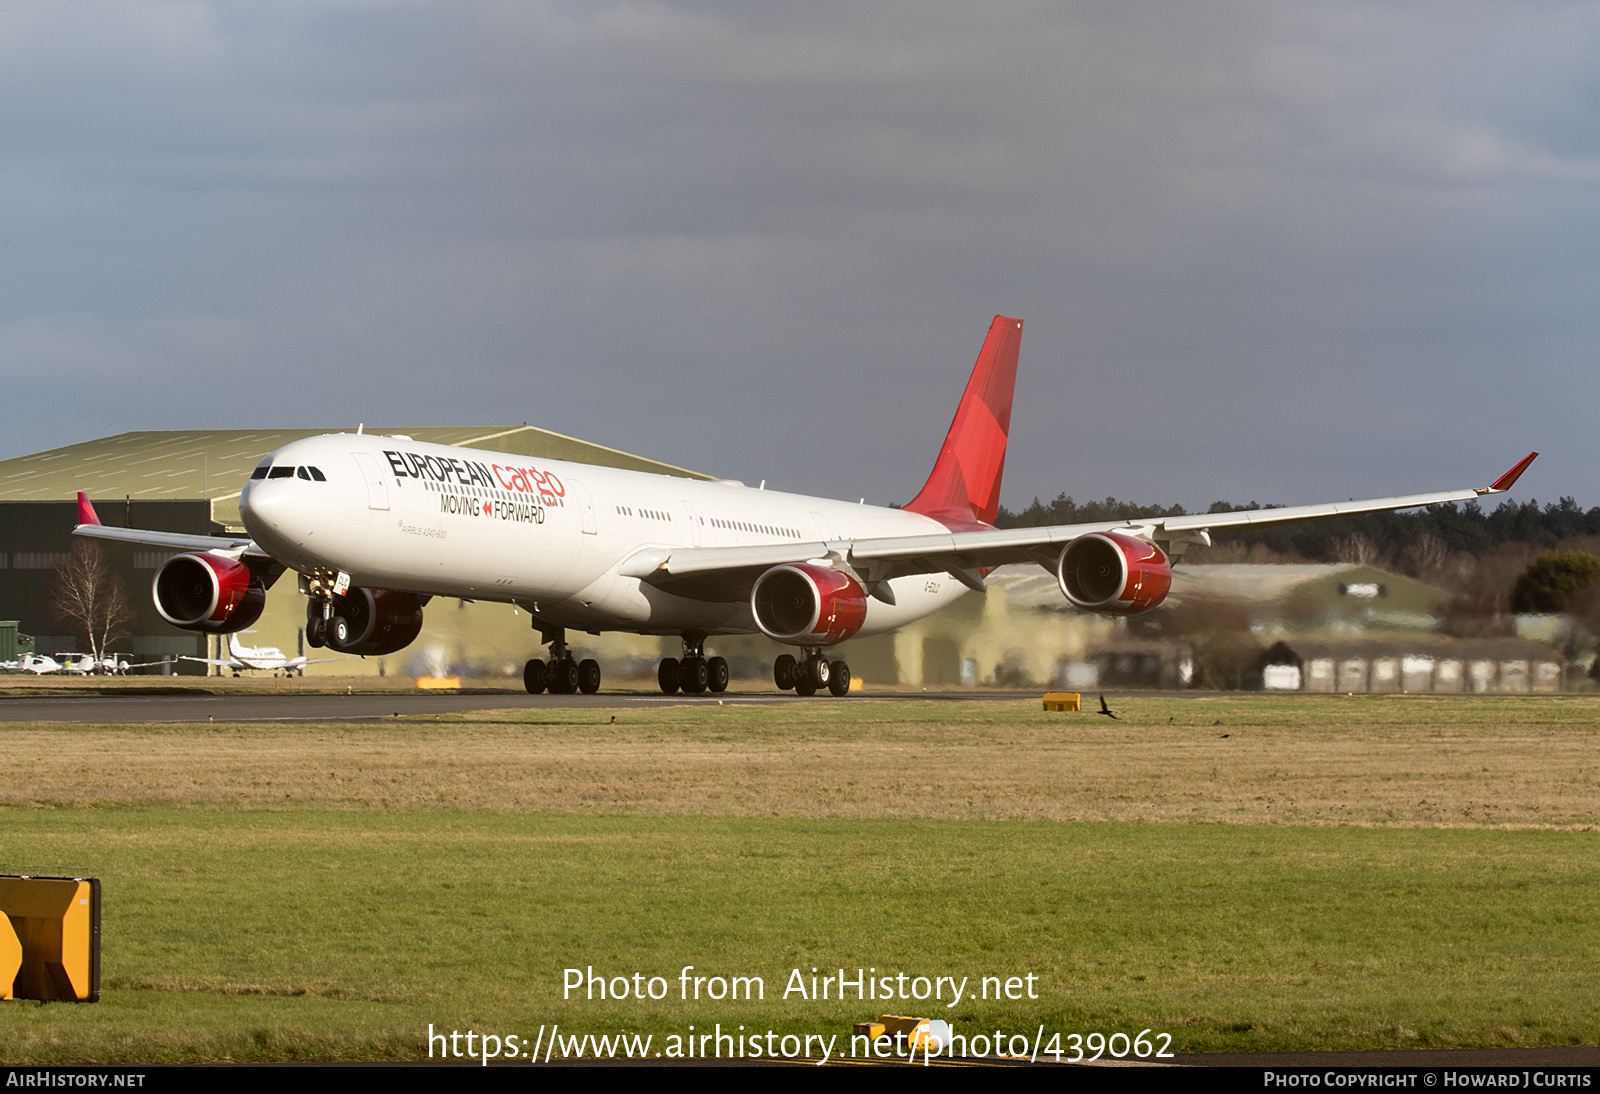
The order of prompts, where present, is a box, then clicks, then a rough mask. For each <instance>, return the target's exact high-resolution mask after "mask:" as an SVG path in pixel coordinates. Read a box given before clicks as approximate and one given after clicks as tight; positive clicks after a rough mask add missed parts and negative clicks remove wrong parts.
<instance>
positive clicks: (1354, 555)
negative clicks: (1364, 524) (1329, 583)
mask: <svg viewBox="0 0 1600 1094" xmlns="http://www.w3.org/2000/svg"><path fill="white" fill-rule="evenodd" d="M1333 558H1334V561H1336V562H1353V563H1355V564H1356V565H1357V566H1371V565H1372V564H1374V563H1376V562H1377V561H1378V545H1377V544H1376V543H1373V542H1372V539H1371V537H1369V536H1364V535H1362V534H1361V533H1360V532H1352V533H1350V534H1349V535H1348V536H1340V537H1339V538H1338V539H1336V540H1334V541H1333Z"/></svg>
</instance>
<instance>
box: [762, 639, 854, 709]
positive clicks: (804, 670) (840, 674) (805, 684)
mask: <svg viewBox="0 0 1600 1094" xmlns="http://www.w3.org/2000/svg"><path fill="white" fill-rule="evenodd" d="M772 682H773V683H775V684H777V685H778V687H780V688H782V689H783V690H784V691H793V692H794V693H795V694H796V695H802V696H811V695H815V694H816V693H817V692H819V691H821V690H823V689H824V688H826V689H827V690H828V691H829V692H830V693H832V694H834V695H838V696H841V697H842V696H845V695H849V694H850V666H849V665H848V664H846V663H845V662H843V661H831V662H830V661H829V660H828V659H827V657H825V656H824V655H823V651H821V650H815V649H813V650H806V651H805V660H803V661H797V660H795V659H794V657H793V656H791V655H790V654H787V653H784V654H779V655H778V659H777V660H776V661H774V662H773V663H772Z"/></svg>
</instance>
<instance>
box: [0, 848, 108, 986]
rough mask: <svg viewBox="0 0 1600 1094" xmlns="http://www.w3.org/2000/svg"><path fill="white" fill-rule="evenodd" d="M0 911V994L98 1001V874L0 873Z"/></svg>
mask: <svg viewBox="0 0 1600 1094" xmlns="http://www.w3.org/2000/svg"><path fill="white" fill-rule="evenodd" d="M0 912H4V913H5V919H6V924H7V927H8V928H9V934H10V938H9V939H8V938H7V933H8V932H7V930H5V929H0V977H4V976H5V973H6V972H7V971H8V970H10V971H11V976H10V977H8V978H6V979H5V980H4V981H3V983H0V998H5V999H10V998H18V999H44V1000H51V1001H61V1002H90V1003H93V1002H96V1001H97V1000H99V998H100V879H99V878H64V877H19V876H17V875H13V874H7V875H0ZM13 941H14V942H15V949H13V948H12V946H11V942H13ZM13 966H15V967H14V968H13Z"/></svg>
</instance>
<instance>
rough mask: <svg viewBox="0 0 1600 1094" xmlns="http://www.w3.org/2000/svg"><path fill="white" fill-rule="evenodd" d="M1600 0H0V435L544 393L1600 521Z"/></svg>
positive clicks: (774, 438) (1020, 474)
mask: <svg viewBox="0 0 1600 1094" xmlns="http://www.w3.org/2000/svg"><path fill="white" fill-rule="evenodd" d="M1597 39H1600V4H1596V3H1579V4H1565V3H1559V2H1549V3H1538V4H1528V3H1503V4H1499V3H1472V2H1470V0H1452V2H1450V3H1440V4H1429V3H1419V2H1407V3H1396V4H1366V3H1344V2H1337V0H1319V2H1317V3H1293V2H1282V0H1273V2H1266V0H1263V2H1259V3H1246V2H1239V3H1226V2H1223V3H1209V2H1203V0H1184V2H1175V3H1139V2H1128V0H1114V2H1107V3H1077V4H1057V3H1039V4H1032V3H995V4H985V5H974V4H968V3H959V4H955V3H951V4H940V3H937V2H930V3H916V4H896V3H882V4H862V3H859V2H853V3H838V4H829V3H826V2H816V0H811V2H807V3H803V4H783V3H775V2H771V0H764V2H762V3H752V4H748V5H742V4H731V3H730V4H715V3H699V4H691V3H682V4H678V3H608V2H605V0H593V2H588V3H574V4H562V3H538V2H532V0H530V2H499V3H474V2H470V0H450V2H448V3H427V2H421V0H417V2H394V3H388V2H382V0H351V2H318V0H300V2H288V0H286V2H280V3H248V2H237V3H205V2H140V0H116V2H112V3H103V4H96V3H77V4H61V3H59V2H29V0H9V2H8V3H6V4H4V5H3V6H0V247H3V254H4V262H3V263H0V385H3V390H4V404H3V405H4V406H5V407H6V408H7V410H8V413H7V414H6V416H5V422H6V430H5V435H4V438H3V440H0V456H14V455H19V454H22V453H26V452H30V451H37V450H39V449H43V448H48V447H53V446H56V445H59V444H63V443H67V442H70V441H75V440H82V439H85V438H89V437H95V436H101V435H105V434H108V433H114V432H121V431H124V430H134V429H175V428H206V427H230V428H237V427H248V426H321V425H330V426H338V425H344V424H346V423H349V424H352V425H353V424H354V423H355V422H357V421H366V422H386V423H405V424H412V425H455V424H468V423H483V424H501V423H511V424H515V423H519V422H521V421H523V420H527V421H528V422H530V423H532V424H535V425H541V426H545V427H546V428H550V429H555V430H558V431H560V432H564V433H570V434H573V435H576V436H580V437H584V438H588V439H591V440H596V441H600V442H602V443H605V444H609V445H614V446H616V447H619V448H624V449H628V450H632V451H636V452H640V453H643V454H645V455H650V456H654V457H657V458H660V459H665V460H668V461H671V462H674V463H678V464H682V465H684V466H688V467H694V468H698V469H702V470H706V471H710V472H713V473H716V474H720V475H727V476H733V477H739V478H744V479H747V480H749V481H751V482H754V481H755V480H757V479H761V478H765V479H767V480H768V481H769V483H771V484H772V485H774V486H777V487H780V488H783V489H790V490H798V491H802V492H806V493H818V494H824V495H829V496H834V497H848V498H852V499H853V498H856V497H858V496H861V495H865V496H866V497H867V498H868V499H869V500H870V501H874V502H879V503H888V502H890V501H905V500H907V499H908V498H909V497H910V496H911V495H912V494H913V493H915V491H916V488H917V487H918V486H919V485H920V483H921V481H922V479H923V477H924V476H925V475H926V473H927V470H928V468H929V466H930V465H931V463H932V460H933V456H934V454H935V452H936V450H937V447H938V443H939V440H940V438H941V436H942V434H943V430H944V428H945V427H946V425H947V424H948V421H949V417H950V415H951V413H952V412H953V410H954V406H955V402H956V400H957V398H958V397H959V394H960V391H961V387H962V384H963V383H964V381H965V377H966V373H967V371H968V370H969V369H970V368H971V364H972V360H973V358H974V356H975V355H976V353H977V349H978V346H979V343H980V342H981V340H982V336H983V333H984V331H985V329H986V328H987V326H988V323H989V320H990V318H991V317H992V316H994V315H995V314H996V313H997V312H1004V313H1006V314H1010V315H1015V316H1020V317H1022V318H1023V319H1025V320H1026V321H1027V327H1026V330H1025V332H1024V336H1023V347H1022V367H1021V370H1020V374H1019V379H1018V406H1017V412H1016V414H1015V417H1014V419H1013V428H1012V443H1011V452H1010V458H1009V466H1008V469H1007V482H1006V491H1005V501H1006V503H1007V504H1009V505H1012V506H1013V507H1015V506H1020V505H1024V504H1026V503H1027V501H1028V500H1029V499H1030V498H1032V497H1033V496H1034V495H1043V496H1045V497H1051V496H1054V495H1055V494H1056V493H1058V492H1060V491H1066V492H1068V493H1071V494H1073V495H1074V496H1076V497H1077V498H1079V499H1080V500H1082V499H1086V498H1089V497H1103V496H1105V495H1107V494H1115V495H1117V496H1119V497H1125V498H1133V499H1137V500H1141V501H1147V502H1152V501H1161V502H1174V501H1175V502H1180V503H1182V504H1185V505H1190V506H1194V505H1204V504H1206V503H1208V502H1210V501H1212V500H1215V499H1218V498H1226V499H1229V500H1238V501H1244V500H1248V499H1257V500H1260V501H1277V502H1284V503H1294V502H1312V501H1324V500H1331V499H1336V498H1344V497H1350V496H1358V497H1359V496H1374V495H1385V494H1389V493H1397V492H1412V491H1420V490H1428V489H1436V488H1446V487H1456V486H1464V485H1479V484H1482V483H1486V482H1487V481H1489V480H1490V479H1492V478H1493V477H1494V476H1496V475H1498V474H1499V473H1500V472H1501V471H1503V470H1504V469H1505V468H1506V467H1508V466H1509V465H1510V464H1511V463H1513V462H1514V461H1515V460H1516V459H1517V458H1519V457H1520V456H1521V455H1523V454H1524V453H1525V452H1527V451H1528V450H1530V449H1533V448H1538V449H1540V450H1541V451H1543V452H1544V453H1545V455H1544V457H1543V458H1542V459H1541V460H1540V461H1539V463H1537V464H1536V465H1535V466H1534V469H1533V470H1532V471H1531V472H1530V473H1529V475H1528V476H1527V478H1526V479H1524V486H1523V487H1522V488H1519V491H1518V494H1517V496H1518V497H1519V498H1522V499H1525V498H1527V497H1530V496H1534V497H1538V498H1540V499H1541V500H1554V499H1555V498H1556V497H1558V496H1559V495H1562V494H1570V495H1574V496H1576V497H1577V498H1578V500H1579V501H1580V502H1581V503H1583V504H1585V505H1586V506H1587V505H1600V488H1597V487H1600V484H1597V482H1596V468H1600V431H1597V430H1596V429H1595V427H1594V422H1595V419H1596V411H1597V410H1600V405H1597V399H1596V394H1595V393H1596V361H1597V357H1600V303H1597V302H1600V245H1597V244H1600V200H1597V199H1600V109H1597V106H1600V81H1597V75H1600V48H1597V46H1600V41H1597Z"/></svg>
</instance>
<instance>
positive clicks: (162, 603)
mask: <svg viewBox="0 0 1600 1094" xmlns="http://www.w3.org/2000/svg"><path fill="white" fill-rule="evenodd" d="M150 594H151V596H152V597H153V598H154V600H155V602H156V611H158V612H160V613H161V618H162V619H165V620H166V621H167V622H168V623H171V624H172V625H173V626H174V627H182V628H183V629H184V630H187V631H209V632H211V633H212V634H231V633H232V632H234V631H242V630H244V629H245V628H246V627H248V626H249V625H250V624H252V623H254V622H255V621H256V620H257V619H259V618H261V610H262V609H263V608H265V607H266V606H267V586H266V583H265V582H264V581H263V580H262V579H261V577H260V576H258V575H257V574H255V573H254V572H252V571H251V569H250V567H249V566H248V565H246V564H245V563H243V562H240V561H238V560H236V559H231V558H228V557H226V556H224V555H214V554H209V553H204V554H201V553H196V554H187V555H173V556H172V557H171V558H169V559H167V561H165V562H163V563H162V564H161V568H160V569H159V570H157V571H156V577H155V581H154V582H153V583H152V584H151V588H150Z"/></svg>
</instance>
